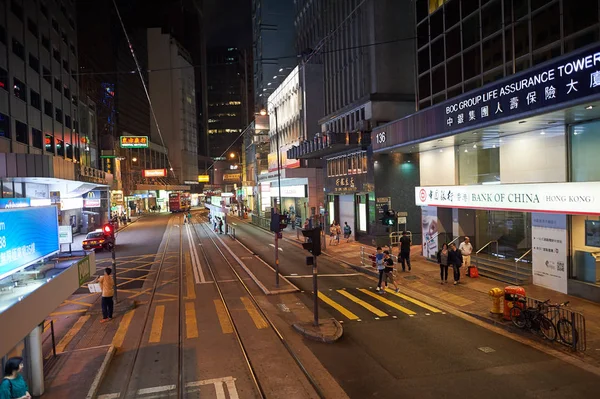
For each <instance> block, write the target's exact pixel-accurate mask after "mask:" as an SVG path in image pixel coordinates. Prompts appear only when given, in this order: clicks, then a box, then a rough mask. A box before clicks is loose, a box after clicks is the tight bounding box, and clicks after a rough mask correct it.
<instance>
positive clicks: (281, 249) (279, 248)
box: [269, 244, 283, 252]
mask: <svg viewBox="0 0 600 399" xmlns="http://www.w3.org/2000/svg"><path fill="white" fill-rule="evenodd" d="M269 245H270V246H272V247H273V248H275V245H274V244H269ZM277 249H278V250H280V251H281V252H283V248H281V247H277Z"/></svg>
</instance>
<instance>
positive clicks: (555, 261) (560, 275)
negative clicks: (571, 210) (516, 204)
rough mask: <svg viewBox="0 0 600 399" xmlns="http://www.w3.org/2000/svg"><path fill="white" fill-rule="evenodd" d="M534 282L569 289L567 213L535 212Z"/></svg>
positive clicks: (533, 221) (564, 290)
mask: <svg viewBox="0 0 600 399" xmlns="http://www.w3.org/2000/svg"><path fill="white" fill-rule="evenodd" d="M531 245H532V263H533V268H532V269H533V283H534V284H535V285H540V286H542V287H546V288H549V289H552V290H555V291H559V292H562V293H563V294H566V293H567V267H566V265H567V216H566V215H559V214H554V213H532V214H531Z"/></svg>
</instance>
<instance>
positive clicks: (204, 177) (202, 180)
mask: <svg viewBox="0 0 600 399" xmlns="http://www.w3.org/2000/svg"><path fill="white" fill-rule="evenodd" d="M209 181H210V176H209V175H198V183H208V182H209Z"/></svg>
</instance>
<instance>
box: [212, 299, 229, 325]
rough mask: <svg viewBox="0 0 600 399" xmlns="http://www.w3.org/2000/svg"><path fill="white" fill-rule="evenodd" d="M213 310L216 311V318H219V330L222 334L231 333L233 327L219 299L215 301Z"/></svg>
mask: <svg viewBox="0 0 600 399" xmlns="http://www.w3.org/2000/svg"><path fill="white" fill-rule="evenodd" d="M215 308H216V309H217V316H218V317H219V323H220V324H221V330H222V331H223V334H231V333H233V326H232V325H231V322H230V321H229V318H228V317H227V312H226V311H225V305H224V304H223V302H221V300H220V299H215Z"/></svg>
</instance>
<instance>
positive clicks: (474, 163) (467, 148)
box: [458, 142, 500, 185]
mask: <svg viewBox="0 0 600 399" xmlns="http://www.w3.org/2000/svg"><path fill="white" fill-rule="evenodd" d="M458 150H459V153H458V171H459V184H460V185H468V184H483V183H497V182H499V181H500V148H499V147H498V146H496V145H490V143H489V142H478V143H475V144H465V145H461V146H459V147H458Z"/></svg>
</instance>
